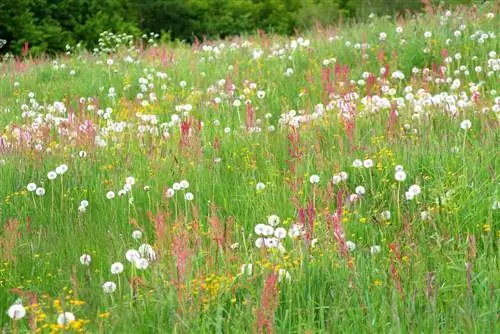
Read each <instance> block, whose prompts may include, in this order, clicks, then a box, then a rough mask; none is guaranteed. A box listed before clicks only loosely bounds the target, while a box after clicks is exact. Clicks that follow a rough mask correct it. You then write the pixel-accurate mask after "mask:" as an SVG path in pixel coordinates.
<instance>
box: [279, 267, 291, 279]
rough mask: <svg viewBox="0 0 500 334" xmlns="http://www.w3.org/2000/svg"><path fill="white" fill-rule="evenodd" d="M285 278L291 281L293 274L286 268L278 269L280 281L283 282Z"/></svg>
mask: <svg viewBox="0 0 500 334" xmlns="http://www.w3.org/2000/svg"><path fill="white" fill-rule="evenodd" d="M283 279H284V280H285V281H287V282H290V281H291V280H292V276H291V275H290V273H289V272H288V271H287V270H286V269H283V268H282V269H280V270H278V282H281V281H282V280H283Z"/></svg>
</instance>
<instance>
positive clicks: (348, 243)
mask: <svg viewBox="0 0 500 334" xmlns="http://www.w3.org/2000/svg"><path fill="white" fill-rule="evenodd" d="M345 245H346V247H347V249H348V250H349V252H352V251H354V250H355V249H356V244H355V243H354V242H352V241H346V243H345Z"/></svg>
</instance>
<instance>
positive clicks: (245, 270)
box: [241, 263, 253, 276]
mask: <svg viewBox="0 0 500 334" xmlns="http://www.w3.org/2000/svg"><path fill="white" fill-rule="evenodd" d="M252 272H253V265H252V264H251V263H249V264H243V265H242V266H241V274H242V275H248V276H252Z"/></svg>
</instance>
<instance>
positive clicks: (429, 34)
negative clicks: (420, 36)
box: [424, 31, 432, 38]
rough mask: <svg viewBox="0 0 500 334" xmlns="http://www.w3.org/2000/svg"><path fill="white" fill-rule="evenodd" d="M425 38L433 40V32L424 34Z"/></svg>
mask: <svg viewBox="0 0 500 334" xmlns="http://www.w3.org/2000/svg"><path fill="white" fill-rule="evenodd" d="M424 37H425V38H431V37H432V32H430V31H426V32H424Z"/></svg>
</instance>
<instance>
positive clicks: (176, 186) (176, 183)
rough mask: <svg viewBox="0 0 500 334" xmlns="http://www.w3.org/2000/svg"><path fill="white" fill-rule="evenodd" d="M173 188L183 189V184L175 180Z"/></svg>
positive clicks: (176, 189)
mask: <svg viewBox="0 0 500 334" xmlns="http://www.w3.org/2000/svg"><path fill="white" fill-rule="evenodd" d="M172 188H173V189H174V190H175V191H178V190H181V189H182V187H181V184H180V183H178V182H175V183H174V184H173V185H172Z"/></svg>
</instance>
